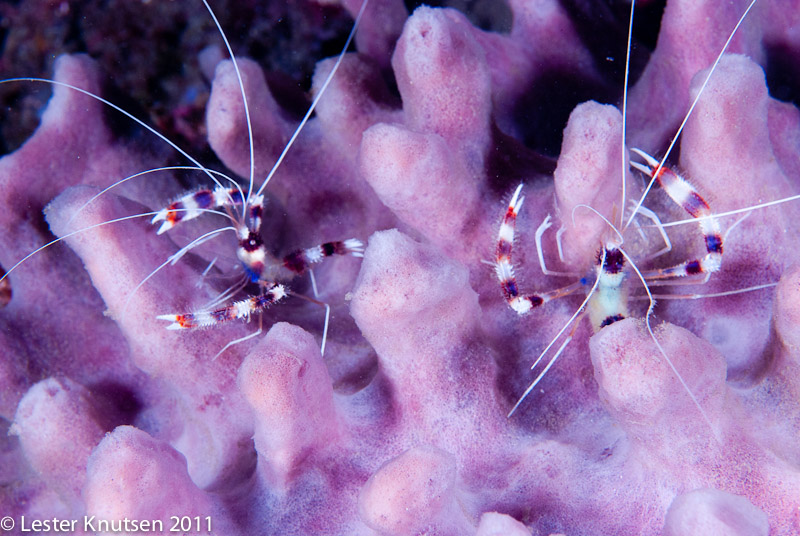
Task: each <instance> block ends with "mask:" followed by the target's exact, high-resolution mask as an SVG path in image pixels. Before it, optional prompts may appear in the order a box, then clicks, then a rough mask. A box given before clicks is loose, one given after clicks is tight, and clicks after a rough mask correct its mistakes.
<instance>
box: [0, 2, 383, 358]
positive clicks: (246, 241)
mask: <svg viewBox="0 0 800 536" xmlns="http://www.w3.org/2000/svg"><path fill="white" fill-rule="evenodd" d="M204 3H205V2H204ZM205 5H206V7H207V8H208V12H209V13H210V15H211V18H212V19H213V21H214V23H215V26H216V29H218V31H219V34H220V35H221V37H222V39H223V41H224V43H225V47H226V48H227V50H228V54H229V56H230V58H231V60H232V65H233V70H234V71H235V73H236V79H237V88H238V90H239V92H240V98H241V103H242V106H243V108H244V115H245V120H246V123H247V133H248V140H249V160H250V164H249V174H248V175H249V176H248V180H249V182H248V183H247V186H246V187H242V186H240V185H239V184H238V182H237V181H235V180H233V179H231V178H230V177H228V176H226V175H224V174H221V173H218V172H216V171H212V170H211V168H210V167H206V166H204V165H202V164H201V163H200V162H199V161H198V160H197V159H195V158H194V157H193V156H191V155H190V154H189V153H188V152H186V151H184V150H183V149H181V148H180V147H179V146H178V145H177V144H176V143H174V142H173V141H171V140H170V139H169V138H168V137H167V136H165V135H163V134H161V133H160V132H159V131H158V130H156V129H155V128H153V127H150V126H148V124H147V123H145V122H144V121H142V120H139V119H138V118H137V117H136V116H134V114H132V113H130V112H127V111H126V110H125V109H123V108H122V107H120V106H117V105H115V104H113V103H112V102H110V101H109V100H106V99H104V98H101V97H99V96H98V95H97V93H98V92H99V90H98V89H97V88H90V89H89V90H86V89H82V88H79V87H77V86H76V85H73V84H70V83H68V82H64V81H58V80H47V79H35V78H24V79H23V78H20V79H8V80H4V81H2V83H3V84H12V83H17V82H34V83H43V84H47V85H50V86H54V87H55V88H56V91H59V90H61V91H66V92H73V93H75V94H81V95H83V96H86V97H90V98H91V99H93V100H94V101H97V102H99V103H102V105H103V106H106V107H108V108H109V109H113V110H116V112H119V113H121V114H123V115H124V116H127V118H128V120H130V121H132V122H135V123H137V124H138V125H139V126H140V127H142V128H144V129H145V130H147V131H149V133H150V134H153V135H155V136H157V137H158V138H160V139H161V141H162V142H164V143H165V144H167V145H168V146H170V147H171V148H172V149H173V150H175V151H177V152H178V153H180V154H181V155H182V156H183V157H184V158H185V159H187V160H188V161H189V162H190V163H191V165H189V166H161V167H159V168H154V169H149V170H147V171H144V172H137V173H134V174H132V175H128V176H127V177H126V178H124V179H122V180H118V181H116V182H113V183H112V184H110V185H109V186H108V187H107V188H105V189H104V190H102V191H101V192H100V193H99V194H97V195H95V196H93V197H91V198H90V199H88V200H87V201H86V203H84V204H83V205H82V206H80V208H78V210H77V211H76V212H75V213H74V214H73V215H72V217H71V218H70V220H69V221H70V222H71V221H72V220H73V219H75V218H76V216H78V213H80V212H81V211H83V210H84V209H85V208H87V207H89V206H90V205H91V204H92V203H94V202H95V200H97V199H99V198H100V196H102V195H104V194H105V193H106V192H107V191H108V190H110V189H112V188H115V187H117V186H120V185H122V184H123V183H127V182H128V181H131V182H134V181H136V180H140V179H139V178H140V177H143V176H145V175H148V174H153V175H155V174H158V173H163V172H164V171H176V170H193V171H200V172H201V173H203V174H204V175H205V176H206V178H207V179H208V180H210V182H211V184H212V186H211V187H201V188H200V189H197V188H195V189H194V190H192V191H190V192H188V193H183V194H179V195H178V196H177V200H176V201H174V202H172V203H171V204H170V205H168V206H167V207H165V208H163V209H160V210H156V211H153V212H151V213H141V212H140V213H137V214H134V215H131V216H123V217H119V218H111V219H106V220H105V221H101V222H99V223H95V224H92V225H89V226H87V227H84V228H80V229H77V230H70V231H69V232H66V233H59V234H62V236H61V237H59V238H57V239H56V240H52V241H50V242H48V243H46V244H45V245H43V246H40V247H38V248H36V249H35V250H34V251H33V252H31V253H29V254H27V255H25V256H24V257H23V258H22V259H21V260H18V261H17V262H16V263H14V261H15V260H16V259H13V260H12V261H10V262H9V261H8V257H7V258H6V259H4V261H3V262H4V265H5V266H9V265H10V268H9V269H8V271H7V273H5V274H4V275H3V276H2V279H0V283H2V284H4V285H7V286H9V287H11V289H14V288H16V287H17V286H16V285H13V282H14V281H13V279H14V278H15V277H16V276H18V275H19V274H20V270H17V267H18V266H20V265H21V264H22V263H24V262H27V261H28V259H32V258H34V257H37V256H41V255H43V253H41V252H44V251H45V250H48V251H49V248H50V246H52V245H53V244H56V243H57V242H60V241H62V240H65V239H69V238H71V237H73V236H79V235H82V234H83V233H85V232H87V231H91V230H94V229H99V228H101V227H105V226H107V225H113V224H118V223H119V222H122V221H127V220H131V219H137V218H150V219H152V222H153V223H159V224H160V225H161V226H160V229H159V231H158V234H161V233H162V232H164V231H167V230H168V229H170V228H171V227H173V226H175V225H177V224H178V223H179V222H181V221H187V220H190V219H194V218H195V217H197V216H200V215H204V214H206V213H214V214H218V215H220V216H221V217H223V218H226V219H228V220H229V222H230V223H231V225H229V226H228V227H223V228H217V229H214V230H212V231H209V232H206V233H204V234H202V235H201V236H200V237H199V238H195V239H191V240H189V241H188V244H185V245H183V247H181V248H180V249H179V250H178V252H177V253H174V254H172V255H170V256H169V258H168V259H167V261H166V262H164V263H162V264H161V265H160V266H158V267H157V268H155V269H153V270H152V271H150V272H149V274H148V275H147V276H146V277H144V278H143V279H142V280H141V281H140V282H139V284H138V285H136V286H135V287H133V290H132V291H131V292H130V294H129V295H128V297H127V300H126V302H125V304H124V306H123V307H122V316H124V315H125V314H126V312H127V309H128V305H129V304H130V302H131V299H132V298H133V295H134V294H135V293H136V291H137V290H139V289H140V288H141V287H142V285H144V284H146V283H147V281H148V280H150V279H151V278H152V277H153V276H155V275H156V274H157V273H158V272H159V271H161V269H162V268H165V267H166V266H167V265H168V264H175V263H176V262H177V261H178V260H180V259H182V258H185V257H186V255H187V253H189V252H190V251H193V250H196V249H197V247H198V246H201V245H202V244H204V243H206V242H208V241H209V240H211V239H213V238H216V237H217V236H218V235H221V234H225V233H229V232H235V234H236V235H237V239H236V241H237V243H238V246H237V252H236V257H237V258H238V261H239V264H238V266H239V270H240V275H238V276H236V281H234V282H233V283H232V284H231V285H229V286H228V287H227V288H226V289H225V290H223V291H221V292H219V293H218V294H217V295H216V296H215V297H213V299H212V300H211V301H210V302H208V303H207V304H206V305H205V306H201V307H200V308H199V309H196V310H194V311H192V312H188V313H178V314H166V315H160V316H159V318H160V319H161V320H168V321H169V322H170V323H169V324H166V327H167V328H168V329H169V328H171V329H191V328H197V327H208V326H212V325H216V324H219V323H222V322H226V321H229V320H235V319H246V320H249V319H250V317H251V315H252V316H255V315H258V317H259V329H258V330H257V331H256V332H255V333H254V334H250V335H248V336H247V337H243V338H240V339H236V340H234V341H232V342H231V343H228V344H227V345H225V347H223V348H222V350H220V353H221V352H222V351H224V350H225V349H226V348H228V347H230V346H231V345H232V344H236V343H238V342H242V341H244V340H247V339H250V338H252V337H254V336H256V335H258V334H259V333H260V332H261V328H260V324H261V322H260V319H261V313H262V312H263V311H264V310H265V309H266V308H267V307H268V306H269V305H272V304H275V303H278V302H280V301H282V300H284V299H285V298H286V297H287V296H288V295H290V294H292V295H295V296H298V297H305V296H304V294H303V293H301V292H293V291H290V290H289V289H288V287H287V286H286V285H285V284H284V283H283V282H284V281H287V280H291V279H293V278H294V276H295V275H299V274H302V273H309V274H310V277H311V285H312V289H313V291H314V294H315V295H317V287H316V282H315V280H314V277H313V272H312V271H311V270H310V268H311V265H313V264H316V263H317V262H320V261H322V260H323V259H325V258H327V257H329V256H332V255H348V256H355V257H358V256H360V255H361V252H362V245H361V242H360V241H359V240H358V239H356V238H346V239H343V240H333V241H330V240H329V241H326V242H322V243H320V244H319V245H318V246H312V247H306V248H303V249H299V250H296V251H293V252H291V253H289V254H287V255H285V256H283V257H276V256H275V255H274V254H273V252H272V251H271V250H269V249H268V248H267V244H265V243H264V241H263V239H262V232H261V223H262V220H263V215H264V213H263V206H264V193H265V188H266V186H267V184H268V183H269V182H270V179H271V178H272V177H273V175H274V173H275V171H276V170H277V169H278V166H279V165H280V164H281V162H282V161H283V159H284V157H285V156H286V153H287V152H288V151H289V148H290V147H291V145H292V143H293V142H294V141H295V140H296V139H297V136H298V135H299V133H300V132H301V130H302V128H303V126H304V125H305V124H306V122H307V120H308V119H309V117H310V116H311V114H312V113H313V110H314V107H315V106H316V103H317V102H319V99H320V97H321V96H322V94H323V93H324V92H325V88H326V87H327V85H328V83H329V82H330V80H331V79H332V78H333V76H334V74H335V72H336V70H337V68H338V65H339V63H340V62H341V59H342V57H343V55H344V54H345V52H346V50H347V48H348V46H349V45H350V42H351V41H352V38H353V36H354V34H355V30H356V28H357V25H358V20H360V18H361V15H362V14H363V12H364V9H365V8H366V5H367V2H366V1H365V2H363V3H362V4H361V8H360V11H359V12H358V14H357V15H356V16H355V20H356V22H355V23H354V25H353V28H352V29H351V31H350V34H349V36H348V38H347V40H346V43H345V44H344V47H343V48H344V49H343V50H342V52H341V55H340V56H339V60H338V62H337V63H336V64H335V65H334V66H333V68H332V69H331V71H330V72H329V73H328V75H327V77H326V78H325V81H324V83H323V84H322V87H321V89H319V91H318V92H317V94H316V96H315V98H314V100H313V102H312V104H311V106H310V107H309V109H308V110H307V112H306V114H305V116H304V118H303V119H302V120H301V121H300V123H299V125H298V126H297V128H296V129H295V131H294V133H293V135H292V136H291V138H289V139H288V140H287V143H286V145H285V147H284V149H283V151H282V152H281V154H280V156H279V157H278V160H277V162H276V163H275V165H274V166H273V167H272V169H271V170H270V172H269V174H268V175H267V178H266V179H264V181H263V182H261V184H260V185H256V184H255V180H256V177H255V173H256V170H255V167H256V166H255V154H254V152H255V148H254V136H253V132H252V126H251V118H250V112H249V111H248V97H247V96H246V95H245V81H243V76H244V75H243V74H242V73H241V72H240V69H239V66H238V64H237V61H236V58H235V56H234V54H233V50H232V48H231V45H230V43H229V42H228V39H227V37H226V36H225V34H224V32H223V31H222V27H221V25H220V23H219V22H218V21H217V18H216V16H215V14H214V13H213V11H212V10H211V8H210V6H208V4H205ZM62 7H64V6H62ZM66 9H69V6H66ZM210 55H211V56H213V52H212V53H211V54H210ZM81 61H83V60H80V61H78V63H80V62H81ZM70 67H71V68H81V67H82V66H77V67H76V65H75V64H74V62H72V60H70ZM61 98H62V99H63V96H62V97H61ZM53 100H57V99H56V98H55V97H54V99H53ZM95 104H96V103H95ZM176 130H179V129H178V128H177V127H176ZM76 158H77V159H80V158H81V155H80V154H78V155H77V156H76ZM88 182H89V183H91V181H88ZM46 190H47V191H46V192H45V193H43V194H42V195H43V196H49V197H52V196H53V195H55V194H56V193H58V192H55V191H52V189H51V188H50V189H48V188H46ZM13 193H14V194H19V192H18V191H15V192H13ZM139 193H141V192H139ZM172 196H173V198H175V197H176V195H175V192H173V193H172ZM154 197H155V196H150V197H149V198H148V197H147V196H145V199H148V200H149V201H150V202H151V203H152V201H153V198H154ZM164 201H165V200H164V199H163V198H162V200H161V202H162V203H163V202H164ZM156 202H158V201H156ZM68 224H69V222H68ZM27 240H29V237H27V236H26V237H25V241H27ZM180 240H181V237H178V241H180ZM22 247H27V246H22ZM7 249H10V248H7ZM14 249H18V248H14ZM7 253H10V252H8V251H7ZM217 262H218V261H217V257H214V259H212V260H210V262H209V263H208V266H207V267H206V268H205V270H204V271H203V277H204V278H205V276H207V275H208V274H209V273H211V274H213V272H214V271H215V270H216V267H215V266H214V265H215V263H217ZM12 263H13V264H12ZM12 272H13V273H12ZM242 272H243V273H242ZM21 279H22V278H21ZM9 282H11V283H12V284H11V285H8V283H9ZM25 286H26V285H25V284H22V285H20V287H22V288H24V287H25ZM252 289H257V290H256V291H255V293H254V294H250V295H248V294H249V292H251V291H252ZM22 294H26V292H25V291H23V292H22ZM28 294H29V293H28ZM243 294H244V295H245V296H246V297H244V298H243V299H239V300H237V301H233V299H234V298H235V297H237V296H241V295H243ZM22 299H25V296H22ZM305 299H307V300H309V301H312V302H314V303H317V304H318V305H321V306H324V307H325V321H324V327H323V331H322V346H321V349H322V351H323V352H324V349H325V342H326V340H327V329H328V322H329V318H330V306H329V305H328V304H326V303H324V302H322V301H320V300H318V299H315V298H307V297H306V298H305ZM193 301H196V300H193ZM164 312H165V313H166V312H168V311H164ZM117 320H121V319H120V318H118V319H117ZM217 355H219V354H217Z"/></svg>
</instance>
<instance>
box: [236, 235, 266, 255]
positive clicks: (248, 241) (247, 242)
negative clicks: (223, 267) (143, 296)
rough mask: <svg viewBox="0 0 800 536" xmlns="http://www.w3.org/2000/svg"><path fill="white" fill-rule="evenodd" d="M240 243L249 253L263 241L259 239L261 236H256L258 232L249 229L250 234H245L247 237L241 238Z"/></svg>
mask: <svg viewBox="0 0 800 536" xmlns="http://www.w3.org/2000/svg"><path fill="white" fill-rule="evenodd" d="M241 244H242V248H244V250H245V251H247V252H248V253H251V252H253V251H255V250H257V249H258V248H260V247H261V246H262V245H263V244H264V242H263V241H262V240H261V237H260V236H258V234H256V233H254V232H252V231H250V234H248V235H247V238H245V239H244V240H242V242H241Z"/></svg>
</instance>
